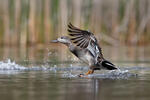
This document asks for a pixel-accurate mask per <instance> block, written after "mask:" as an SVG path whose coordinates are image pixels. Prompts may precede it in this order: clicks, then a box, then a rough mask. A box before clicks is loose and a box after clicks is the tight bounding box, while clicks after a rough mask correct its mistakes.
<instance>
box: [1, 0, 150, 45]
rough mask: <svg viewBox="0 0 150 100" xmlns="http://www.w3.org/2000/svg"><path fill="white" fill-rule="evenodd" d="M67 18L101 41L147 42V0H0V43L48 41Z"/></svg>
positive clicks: (62, 32) (63, 32)
mask: <svg viewBox="0 0 150 100" xmlns="http://www.w3.org/2000/svg"><path fill="white" fill-rule="evenodd" d="M69 22H71V23H72V24H74V25H75V26H78V27H80V28H83V29H87V30H90V31H92V32H94V34H96V36H97V38H100V39H101V42H102V43H107V44H110V45H122V44H124V45H149V44H150V42H149V41H150V1H149V0H0V45H1V46H2V45H3V46H6V45H7V46H10V45H11V46H12V45H15V46H20V45H22V46H28V45H31V44H45V43H48V42H49V41H50V40H51V39H55V38H56V37H58V36H61V35H67V24H68V23H69Z"/></svg>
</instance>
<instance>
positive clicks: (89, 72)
mask: <svg viewBox="0 0 150 100" xmlns="http://www.w3.org/2000/svg"><path fill="white" fill-rule="evenodd" d="M93 73H94V70H91V69H90V70H88V72H86V73H85V75H89V74H93Z"/></svg>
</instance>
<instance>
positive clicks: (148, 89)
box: [0, 45, 150, 100]
mask: <svg viewBox="0 0 150 100" xmlns="http://www.w3.org/2000/svg"><path fill="white" fill-rule="evenodd" d="M149 50H150V48H148V47H106V46H104V47H103V53H104V56H105V57H106V58H107V59H108V58H109V60H111V61H112V62H113V63H114V64H116V65H117V66H118V67H119V68H120V69H121V71H120V72H110V71H96V72H95V74H94V75H92V76H88V77H84V78H79V77H77V75H78V74H80V73H85V72H86V71H87V70H88V67H87V65H85V64H83V63H81V62H79V61H78V60H77V59H76V58H75V57H73V56H72V55H71V54H70V53H69V52H68V50H67V49H66V48H65V47H63V46H60V45H56V46H53V45H51V46H39V47H32V48H21V49H19V48H15V47H14V48H1V50H0V55H1V56H0V59H1V61H0V99H1V100H149V99H150V54H149ZM8 59H11V61H10V60H8Z"/></svg>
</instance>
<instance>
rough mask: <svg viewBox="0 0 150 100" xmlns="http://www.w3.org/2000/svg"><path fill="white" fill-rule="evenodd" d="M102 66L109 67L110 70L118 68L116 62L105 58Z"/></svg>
mask: <svg viewBox="0 0 150 100" xmlns="http://www.w3.org/2000/svg"><path fill="white" fill-rule="evenodd" d="M101 64H102V66H103V67H104V68H105V69H108V70H116V69H118V68H116V67H115V65H114V64H112V63H111V62H109V61H107V60H104V61H102V63H101Z"/></svg>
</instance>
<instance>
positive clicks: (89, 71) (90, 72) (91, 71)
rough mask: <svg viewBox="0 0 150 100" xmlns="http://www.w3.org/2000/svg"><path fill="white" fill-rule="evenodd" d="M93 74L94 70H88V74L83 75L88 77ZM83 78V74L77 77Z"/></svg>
mask: <svg viewBox="0 0 150 100" xmlns="http://www.w3.org/2000/svg"><path fill="white" fill-rule="evenodd" d="M93 73H94V70H91V69H90V70H88V72H86V73H85V75H89V74H93ZM83 76H84V74H80V75H79V77H83Z"/></svg>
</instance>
